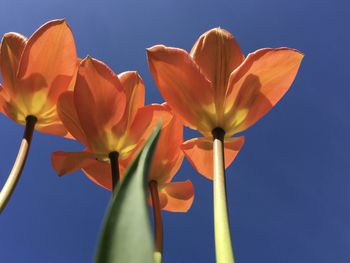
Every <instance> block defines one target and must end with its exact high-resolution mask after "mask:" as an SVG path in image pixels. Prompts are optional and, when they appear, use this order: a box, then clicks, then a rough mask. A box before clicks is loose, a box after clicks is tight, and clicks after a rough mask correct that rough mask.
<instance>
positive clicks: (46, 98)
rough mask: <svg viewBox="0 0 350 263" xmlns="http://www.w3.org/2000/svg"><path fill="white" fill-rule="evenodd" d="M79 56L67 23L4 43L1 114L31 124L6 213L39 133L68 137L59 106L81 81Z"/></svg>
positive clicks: (5, 196)
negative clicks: (77, 75) (78, 74)
mask: <svg viewBox="0 0 350 263" xmlns="http://www.w3.org/2000/svg"><path fill="white" fill-rule="evenodd" d="M77 61H78V60H77V54H76V50H75V44H74V38H73V35H72V32H71V30H70V28H69V26H68V25H67V23H66V22H65V21H64V20H53V21H50V22H48V23H46V24H44V25H43V26H42V27H40V28H39V29H38V30H37V31H36V32H35V33H34V34H33V35H32V36H31V37H30V38H29V39H27V38H26V37H24V36H22V35H20V34H17V33H7V34H5V35H4V37H3V39H2V41H1V47H0V69H1V74H2V79H3V85H2V86H1V85H0V111H1V112H2V113H4V114H5V115H6V116H8V117H9V118H11V119H12V120H13V121H15V122H17V123H19V124H23V125H25V131H24V135H23V139H22V143H21V147H20V149H19V151H18V155H17V159H16V162H15V164H14V166H13V168H12V170H11V172H10V174H9V176H8V179H7V181H6V183H5V185H4V187H3V189H2V190H1V192H0V212H1V211H2V210H3V209H4V207H5V205H6V203H7V202H8V200H9V198H10V196H11V194H12V192H13V190H14V188H15V186H16V184H17V182H18V180H19V177H20V175H21V172H22V170H23V167H24V165H25V161H26V158H27V155H28V152H29V148H30V143H31V140H32V136H33V132H34V129H36V130H39V131H41V132H44V133H50V134H55V135H61V136H66V135H67V131H66V129H65V128H64V126H63V125H62V123H61V121H60V120H59V117H58V114H57V111H56V104H57V99H58V97H59V96H60V94H61V93H62V92H64V91H66V90H68V89H69V88H70V87H72V86H73V84H74V82H75V76H76V71H77V66H78V63H77Z"/></svg>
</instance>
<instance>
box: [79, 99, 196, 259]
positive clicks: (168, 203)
mask: <svg viewBox="0 0 350 263" xmlns="http://www.w3.org/2000/svg"><path fill="white" fill-rule="evenodd" d="M144 109H147V110H148V111H150V112H153V115H154V116H164V115H165V114H166V113H168V114H170V113H171V111H170V108H169V107H168V106H167V105H158V104H152V105H148V106H146V107H144ZM142 110H143V109H141V111H142ZM171 116H172V118H171V120H170V121H167V123H164V125H163V126H162V129H161V133H160V137H159V139H158V143H157V146H156V148H155V150H154V154H153V158H152V162H151V164H150V168H149V177H148V181H149V184H148V185H149V192H150V198H149V204H150V205H151V206H152V207H153V216H154V236H155V250H156V252H158V253H160V255H161V254H162V247H163V226H162V225H163V224H162V215H161V210H166V211H170V212H187V211H188V210H189V209H190V207H191V205H192V202H193V198H194V187H193V185H192V182H191V181H189V180H187V181H184V182H172V179H173V177H174V176H175V174H176V173H177V171H178V169H179V168H180V166H181V164H182V161H183V158H184V154H183V152H182V151H181V148H180V146H181V144H182V142H183V131H182V130H183V124H182V121H181V120H180V119H179V118H178V117H177V116H175V115H173V114H172V113H171ZM155 118H156V119H157V117H155ZM158 119H159V118H158ZM155 123H156V122H155V121H154V122H153V127H154V124H155ZM136 153H137V151H135V152H134V154H133V156H130V157H129V158H128V159H127V160H126V161H125V162H124V163H123V165H122V167H121V168H122V170H123V171H125V170H126V169H125V168H126V167H128V164H129V163H130V162H131V161H132V160H133V158H134V155H135V154H136ZM83 171H84V173H85V174H86V175H87V177H88V178H90V179H91V180H92V181H94V182H95V183H97V184H98V185H100V186H102V187H104V188H106V189H109V190H112V183H111V180H108V178H111V171H110V168H109V165H108V163H106V162H98V161H95V162H94V164H91V165H90V166H87V167H85V168H84V169H83ZM121 177H123V172H121Z"/></svg>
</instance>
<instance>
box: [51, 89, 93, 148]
mask: <svg viewBox="0 0 350 263" xmlns="http://www.w3.org/2000/svg"><path fill="white" fill-rule="evenodd" d="M57 112H58V116H59V117H60V119H61V121H62V123H63V124H64V126H65V127H66V129H67V130H68V132H69V133H70V134H71V135H72V136H73V137H74V138H75V139H77V140H78V141H79V142H81V143H82V144H84V145H86V146H87V145H88V142H87V140H86V136H85V133H84V131H83V129H82V128H81V125H80V122H79V118H78V115H77V112H76V109H75V105H74V95H73V91H66V92H64V93H63V94H62V95H61V96H60V98H59V99H58V103H57Z"/></svg>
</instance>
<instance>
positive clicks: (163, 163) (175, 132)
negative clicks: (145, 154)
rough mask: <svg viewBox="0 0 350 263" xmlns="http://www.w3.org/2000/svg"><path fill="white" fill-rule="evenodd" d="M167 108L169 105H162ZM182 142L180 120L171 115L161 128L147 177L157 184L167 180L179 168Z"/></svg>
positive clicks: (169, 179) (182, 156)
mask: <svg viewBox="0 0 350 263" xmlns="http://www.w3.org/2000/svg"><path fill="white" fill-rule="evenodd" d="M162 107H163V108H165V109H168V110H169V113H171V111H170V109H169V107H167V106H162ZM182 142H183V124H182V121H181V120H180V119H179V118H178V117H177V116H176V115H173V118H172V120H171V121H170V123H169V124H168V125H164V126H163V127H162V129H161V132H160V136H159V139H158V142H157V145H156V149H155V151H154V155H153V158H152V163H151V166H150V172H149V177H150V179H153V180H156V181H157V182H158V183H159V184H161V183H165V182H169V181H171V179H172V178H173V177H174V176H175V174H176V172H177V171H178V169H179V168H180V166H181V164H182V161H183V158H184V155H183V152H182V150H181V148H180V147H181V144H182Z"/></svg>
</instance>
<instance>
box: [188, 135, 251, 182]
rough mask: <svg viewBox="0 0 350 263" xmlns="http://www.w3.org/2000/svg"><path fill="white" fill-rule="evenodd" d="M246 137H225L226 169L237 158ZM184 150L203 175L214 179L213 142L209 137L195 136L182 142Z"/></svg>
mask: <svg viewBox="0 0 350 263" xmlns="http://www.w3.org/2000/svg"><path fill="white" fill-rule="evenodd" d="M243 143H244V137H236V138H225V144H224V155H225V169H226V168H227V167H228V166H229V165H230V164H231V163H232V162H233V160H234V159H235V158H236V156H237V154H238V152H239V150H240V149H241V147H242V146H243ZM182 150H183V151H184V153H185V155H186V157H187V158H188V160H189V162H190V163H191V164H192V166H193V167H194V168H195V169H196V170H197V172H199V173H200V174H201V175H203V176H205V177H206V178H208V179H210V180H212V179H213V142H212V140H211V139H209V138H194V139H191V140H188V141H186V142H184V143H183V144H182Z"/></svg>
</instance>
